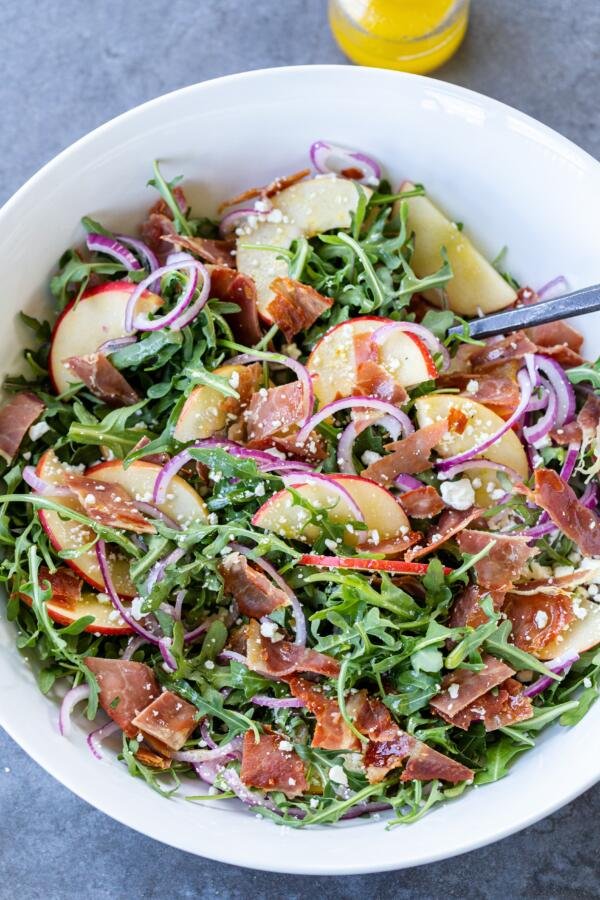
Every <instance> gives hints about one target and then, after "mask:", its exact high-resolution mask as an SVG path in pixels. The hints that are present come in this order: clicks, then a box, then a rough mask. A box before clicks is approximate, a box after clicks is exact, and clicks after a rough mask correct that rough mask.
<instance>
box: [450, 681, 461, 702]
mask: <svg viewBox="0 0 600 900" xmlns="http://www.w3.org/2000/svg"><path fill="white" fill-rule="evenodd" d="M459 692H460V684H449V685H448V695H449V696H450V697H452V699H453V700H456V698H457V697H458V694H459Z"/></svg>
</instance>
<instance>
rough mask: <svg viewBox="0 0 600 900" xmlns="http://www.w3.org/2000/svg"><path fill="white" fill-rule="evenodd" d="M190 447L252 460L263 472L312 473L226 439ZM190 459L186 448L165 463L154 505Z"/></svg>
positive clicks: (284, 460) (209, 440)
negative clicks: (217, 448) (223, 452)
mask: <svg viewBox="0 0 600 900" xmlns="http://www.w3.org/2000/svg"><path fill="white" fill-rule="evenodd" d="M192 447H193V448H198V449H203V448H210V447H219V448H222V449H224V450H227V451H228V452H229V453H231V454H232V455H234V456H239V457H240V458H242V459H252V460H254V461H255V462H256V464H257V465H258V466H259V468H260V469H262V470H263V472H268V471H280V472H289V473H291V472H305V471H306V472H310V471H312V470H311V468H310V466H308V465H307V464H306V463H301V462H294V461H293V460H288V459H277V457H276V456H273V455H272V454H270V453H265V452H264V451H262V450H250V449H248V447H241V446H240V445H239V444H236V443H234V441H230V440H227V438H204V439H203V440H200V441H195V442H194V443H193V444H192ZM191 459H192V456H191V454H190V448H189V447H188V448H186V449H185V450H181V451H180V452H179V453H176V454H175V456H173V457H171V459H170V460H169V461H168V462H166V463H165V465H164V466H163V467H162V469H161V471H160V472H159V474H158V476H157V478H156V481H155V482H154V491H153V497H152V499H153V501H154V503H158V504H161V503H164V502H165V499H166V496H167V490H168V487H169V483H170V481H171V479H172V478H174V477H175V475H177V473H178V472H179V470H180V469H182V468H183V467H184V466H185V465H186V464H187V463H188V462H189V461H190V460H191Z"/></svg>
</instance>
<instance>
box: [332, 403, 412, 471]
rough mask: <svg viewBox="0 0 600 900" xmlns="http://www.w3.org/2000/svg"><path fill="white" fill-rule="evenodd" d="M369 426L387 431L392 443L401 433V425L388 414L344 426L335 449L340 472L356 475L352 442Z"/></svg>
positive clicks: (354, 421)
mask: <svg viewBox="0 0 600 900" xmlns="http://www.w3.org/2000/svg"><path fill="white" fill-rule="evenodd" d="M371 425H379V426H380V427H382V428H385V429H387V431H388V432H389V434H390V437H391V438H392V440H393V441H397V440H398V438H399V437H400V433H401V431H402V425H401V423H400V422H399V421H398V420H397V419H394V418H392V416H390V415H389V414H388V413H386V415H384V416H377V418H375V419H372V420H363V421H362V422H359V421H356V420H353V421H352V422H350V423H349V424H348V425H346V427H345V428H344V430H343V431H342V433H341V434H340V436H339V439H338V448H337V464H338V467H339V469H340V471H342V472H344V473H345V474H346V475H356V467H355V465H354V460H353V459H352V448H353V446H354V441H355V440H356V438H357V437H358V435H359V434H360V433H361V432H362V431H364V430H365V428H369V427H370V426H371Z"/></svg>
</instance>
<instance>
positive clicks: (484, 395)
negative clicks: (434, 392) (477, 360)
mask: <svg viewBox="0 0 600 900" xmlns="http://www.w3.org/2000/svg"><path fill="white" fill-rule="evenodd" d="M438 386H439V387H444V388H458V389H459V390H460V392H461V394H462V395H463V396H464V397H468V398H469V399H471V400H476V401H477V402H478V403H483V405H484V406H487V407H488V408H489V409H491V410H492V411H493V412H495V413H497V414H498V415H499V416H502V417H503V418H508V416H510V415H511V414H512V413H513V412H514V411H515V409H516V408H517V406H518V405H519V400H520V399H521V392H520V391H519V386H518V384H517V382H516V381H514V379H512V378H510V377H508V376H498V375H496V373H494V374H493V375H492V376H489V375H474V374H472V373H463V372H456V373H454V374H452V375H442V376H441V378H440V379H439V380H438Z"/></svg>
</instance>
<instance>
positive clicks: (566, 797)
mask: <svg viewBox="0 0 600 900" xmlns="http://www.w3.org/2000/svg"><path fill="white" fill-rule="evenodd" d="M309 74H310V76H311V77H313V78H314V77H315V76H317V77H318V76H322V77H323V78H326V77H331V76H332V75H335V77H336V78H340V79H348V80H349V81H352V80H353V79H361V78H366V79H369V78H371V79H373V80H374V81H375V80H377V79H387V80H391V79H394V80H395V81H396V82H398V83H400V82H404V83H406V84H415V83H417V84H419V83H420V84H421V90H422V91H423V92H425V91H428V92H433V93H438V94H444V95H445V96H449V97H455V98H458V99H462V100H467V101H469V102H470V103H474V104H477V105H479V106H480V107H484V108H485V109H486V110H487V111H490V112H495V113H498V114H503V115H507V114H508V115H510V116H512V117H516V120H517V121H520V122H521V123H523V124H525V125H527V126H528V128H530V129H532V130H533V131H534V132H535V133H536V134H537V135H539V136H543V138H544V139H545V143H546V144H548V143H551V144H552V146H553V149H556V150H557V152H559V153H561V154H563V155H564V154H565V152H568V153H569V155H570V156H571V157H572V158H574V159H576V160H577V161H579V162H580V164H581V165H582V166H584V167H585V168H591V169H592V170H595V171H596V174H600V163H599V162H598V161H597V160H596V159H595V158H594V157H593V156H592V155H591V154H589V153H588V152H587V151H585V150H583V149H582V148H581V147H579V146H578V145H577V144H575V143H574V142H573V141H571V140H570V139H569V138H566V137H564V136H563V135H561V134H560V133H559V132H557V131H555V130H554V129H552V128H550V127H549V126H546V125H544V124H543V123H541V122H539V121H538V120H537V119H535V118H533V117H532V116H529V115H528V114H527V113H524V112H521V111H520V110H517V109H515V108H514V107H512V106H509V105H508V104H505V103H502V102H501V101H498V100H495V99H493V98H490V97H487V96H486V95H484V94H481V93H479V92H477V91H473V90H471V89H468V88H464V87H462V86H460V85H455V84H451V83H448V82H445V81H438V80H437V79H434V78H430V77H427V76H422V75H415V74H411V73H404V72H398V71H393V70H388V69H378V68H367V67H359V66H348V65H337V64H332V65H297V66H282V67H267V68H261V69H255V70H251V71H246V72H238V73H234V74H231V75H225V76H221V77H217V78H213V79H209V80H206V81H202V82H198V83H196V84H192V85H188V86H186V87H183V88H179V89H177V90H174V91H170V92H168V93H165V94H161V95H160V96H158V97H155V98H153V99H151V100H148V101H146V102H144V103H142V104H139V105H137V106H135V107H133V108H131V109H129V110H127V111H125V112H123V113H121V114H119V115H118V116H115V117H114V118H112V119H109V120H108V121H106V122H104V123H103V124H101V125H99V126H98V127H96V128H95V129H93V130H92V131H90V132H88V133H86V134H85V135H83V136H82V137H80V138H78V139H77V140H76V141H74V142H73V143H72V144H70V145H68V146H67V147H65V148H64V149H63V150H62V151H60V153H58V154H57V155H56V156H54V157H53V158H52V159H51V160H49V161H48V162H47V163H45V164H44V165H43V166H42V167H41V168H39V169H38V170H37V171H36V172H35V173H34V174H33V175H32V176H31V177H30V178H29V179H27V181H26V182H25V183H24V184H23V185H22V186H21V187H20V188H18V190H17V191H16V192H15V193H14V194H12V196H11V197H9V199H8V200H7V201H6V202H5V203H4V204H3V205H2V207H0V225H1V223H2V221H3V219H4V217H5V216H6V215H8V214H10V212H11V211H12V209H13V207H14V206H17V205H18V204H19V202H20V201H21V199H22V198H23V197H25V196H26V195H27V194H28V193H29V192H31V191H33V190H35V188H36V187H37V185H38V183H40V182H43V180H44V179H45V178H46V177H47V176H48V175H50V174H52V172H53V171H54V170H55V169H56V168H58V167H59V166H60V165H61V164H63V163H64V162H65V161H66V160H68V158H69V156H70V155H72V154H75V153H77V152H78V151H79V150H80V149H81V148H83V147H86V146H87V145H88V144H93V143H94V142H95V141H96V140H97V139H98V138H99V137H100V136H102V135H104V134H106V133H108V132H110V130H111V129H113V128H115V127H118V126H119V125H120V124H121V123H122V122H124V121H128V120H133V119H135V117H137V116H143V115H145V114H146V113H147V112H148V111H149V110H157V109H160V107H161V106H163V105H164V106H168V105H169V104H170V103H171V102H172V101H173V99H174V98H178V97H185V96H187V95H194V94H198V95H201V94H202V93H203V92H204V91H210V90H211V89H212V88H213V87H214V86H216V85H224V86H225V85H231V84H233V85H235V84H236V83H241V82H245V83H249V82H260V81H261V80H266V81H268V80H269V79H271V78H274V77H281V78H290V77H292V78H294V77H298V78H303V77H305V76H308V75H309ZM0 726H1V727H2V728H3V729H4V730H5V731H6V732H7V733H8V734H9V735H10V736H11V737H12V738H13V739H14V740H15V741H16V742H17V744H18V745H19V746H20V747H21V748H22V749H23V750H25V752H26V753H27V754H28V755H29V756H30V757H31V758H32V759H33V760H34V761H35V762H36V763H38V764H39V765H40V766H41V767H42V768H43V769H44V770H45V771H47V772H48V773H49V774H50V775H52V776H53V777H54V778H56V779H57V781H59V782H60V783H61V784H62V785H64V786H65V787H67V788H68V789H69V790H70V791H72V792H73V793H74V794H75V795H76V796H78V797H79V798H81V799H82V800H85V801H86V802H88V803H89V804H90V805H91V806H93V807H94V808H96V809H99V810H100V811H102V812H103V813H106V814H107V815H108V816H110V817H111V818H112V819H114V820H116V821H118V822H120V823H121V824H123V825H126V826H127V827H129V828H132V829H133V830H135V831H138V832H139V833H141V834H144V835H146V836H149V837H152V838H154V839H155V840H158V841H161V842H162V843H165V844H167V845H168V846H172V847H175V848H177V849H181V850H185V851H187V852H190V853H194V854H195V855H201V856H204V857H207V858H209V859H213V860H215V861H218V862H224V863H229V864H233V865H240V866H244V867H247V868H251V869H259V870H261V871H269V872H285V873H290V874H308V875H355V874H361V873H370V872H382V871H390V870H394V869H400V868H408V867H413V866H418V865H425V864H427V863H430V862H437V861H440V860H444V859H450V858H452V857H453V856H456V855H459V854H462V853H466V852H469V851H471V850H477V849H479V848H481V847H483V846H485V845H487V844H491V843H493V842H495V841H497V840H501V839H503V838H505V837H507V836H509V835H511V834H514V833H515V832H517V831H520V830H522V829H523V828H526V827H528V826H530V825H532V824H534V823H535V822H538V821H540V820H541V819H543V818H545V817H546V816H548V815H550V814H552V813H553V812H555V811H556V810H558V809H560V808H561V807H562V806H564V805H565V804H567V803H569V802H571V801H572V800H574V799H575V798H576V797H578V796H579V795H580V794H582V793H583V792H585V791H586V790H588V789H589V788H590V787H592V786H593V785H594V784H595V783H596V782H597V781H599V780H600V763H599V764H598V770H597V772H596V773H594V774H593V775H591V776H589V777H586V778H585V779H584V780H583V781H582V782H577V783H575V784H573V786H572V787H571V788H569V789H567V790H563V791H562V793H559V795H558V796H556V795H554V797H551V798H549V800H548V802H547V803H545V804H542V805H538V807H537V808H536V809H535V810H533V811H532V812H531V814H529V815H522V816H521V817H520V818H519V819H518V820H517V821H515V822H512V823H510V824H508V825H506V826H505V827H503V828H501V829H499V830H498V831H496V832H494V833H493V834H487V833H484V834H482V835H480V836H479V837H474V838H473V837H472V836H470V835H469V836H466V835H461V837H460V839H458V840H456V842H455V844H454V846H453V847H452V848H451V849H447V848H446V849H441V850H436V849H435V848H432V849H429V850H428V851H427V852H426V853H423V854H421V855H420V857H419V858H418V859H417V860H416V861H415V862H411V861H408V862H402V861H400V862H398V861H397V860H394V859H387V860H386V861H385V862H382V861H378V862H377V863H376V864H374V865H369V864H368V862H365V861H360V860H353V859H349V860H347V861H345V862H344V864H343V865H342V864H339V863H336V864H334V865H332V864H328V862H327V860H326V857H323V858H321V859H317V858H316V857H315V858H313V859H311V860H307V861H303V860H299V861H298V863H297V864H296V863H290V862H289V861H287V862H286V863H285V864H281V863H279V864H278V862H277V860H271V859H266V858H265V859H261V860H259V861H254V860H253V859H252V858H251V857H250V855H249V854H248V853H244V852H243V848H242V847H238V848H237V849H235V848H234V849H232V848H231V847H228V848H227V849H228V851H229V852H221V851H220V849H219V848H218V846H215V845H212V846H211V847H209V848H208V850H207V851H206V852H202V853H199V851H198V849H197V848H196V847H195V846H192V845H191V844H190V842H189V841H186V840H185V839H184V838H183V836H182V835H180V834H173V835H171V836H166V835H165V834H164V832H161V829H160V828H158V827H156V826H155V823H154V822H153V821H149V822H144V823H143V824H142V823H140V822H139V821H136V820H135V815H134V814H131V813H129V811H125V810H123V809H120V810H117V811H116V810H115V809H114V805H113V803H112V801H111V799H110V794H109V793H107V794H106V795H104V794H103V793H102V791H98V790H94V789H91V788H89V787H88V786H87V785H86V783H83V784H82V783H81V781H80V780H79V779H78V776H77V775H76V774H72V773H71V771H70V770H69V769H68V767H65V766H64V765H63V766H61V765H59V764H58V763H55V761H54V760H53V759H46V758H45V753H44V747H43V746H41V745H40V744H39V743H37V744H36V743H35V742H34V741H33V740H29V739H28V738H27V736H26V735H25V733H24V730H23V729H21V728H20V727H19V721H18V719H15V718H14V717H11V716H10V715H9V714H7V713H6V712H5V711H4V709H3V708H0ZM79 749H80V748H78V750H79ZM365 825H366V823H365ZM379 827H382V823H379ZM203 851H204V848H203Z"/></svg>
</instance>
